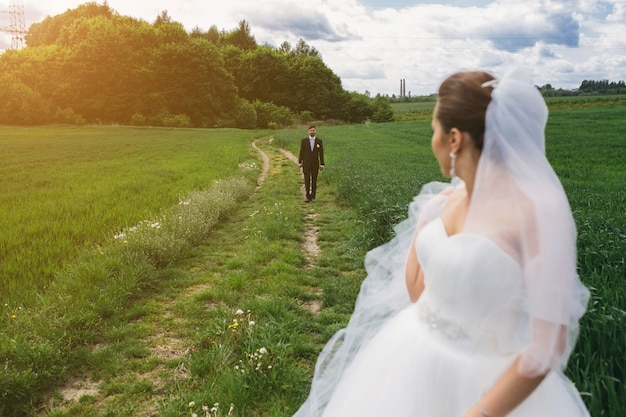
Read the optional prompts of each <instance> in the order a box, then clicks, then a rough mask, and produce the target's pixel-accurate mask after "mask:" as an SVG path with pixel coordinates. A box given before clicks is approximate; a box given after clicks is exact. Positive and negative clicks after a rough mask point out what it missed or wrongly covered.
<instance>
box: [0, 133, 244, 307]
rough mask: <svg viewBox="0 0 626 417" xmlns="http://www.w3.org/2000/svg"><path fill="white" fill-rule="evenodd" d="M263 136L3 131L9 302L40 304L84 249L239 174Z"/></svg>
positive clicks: (2, 241) (0, 265) (1, 227)
mask: <svg viewBox="0 0 626 417" xmlns="http://www.w3.org/2000/svg"><path fill="white" fill-rule="evenodd" d="M254 135H255V133H254V132H249V131H236V130H226V129H225V130H203V129H142V128H127V127H116V128H113V127H81V128H73V127H46V128H18V127H6V126H0V190H2V196H3V198H2V200H0V259H2V262H0V302H2V303H6V304H9V305H12V306H18V305H22V304H25V303H29V302H32V301H33V300H32V298H31V297H30V295H32V294H34V293H36V292H37V291H38V290H42V289H44V288H45V287H46V286H47V285H49V284H50V282H51V281H52V280H53V277H54V274H55V272H56V271H57V270H58V269H59V268H60V267H61V266H62V265H63V264H65V263H67V262H71V260H72V259H75V257H76V256H77V255H78V254H79V253H80V252H81V251H82V250H84V249H85V248H93V247H97V246H100V245H102V244H104V243H105V242H106V241H107V240H110V239H111V238H112V237H113V236H114V235H115V234H116V233H118V232H119V231H121V230H122V229H123V228H125V227H129V226H133V225H135V224H137V223H139V222H140V221H142V220H147V219H150V218H153V217H155V216H157V215H159V214H160V211H161V210H162V209H163V208H166V207H170V206H172V205H175V204H177V203H178V201H179V199H181V198H183V197H184V196H185V195H186V194H187V193H189V192H191V191H192V190H198V189H200V190H201V189H206V188H208V187H210V185H211V183H212V182H213V181H214V180H216V179H218V178H226V177H229V176H231V175H233V174H234V173H236V172H237V170H238V166H237V165H238V164H239V163H241V162H244V161H246V160H248V159H249V158H250V150H249V143H250V140H251V138H253V137H254ZM254 157H256V156H255V155H254Z"/></svg>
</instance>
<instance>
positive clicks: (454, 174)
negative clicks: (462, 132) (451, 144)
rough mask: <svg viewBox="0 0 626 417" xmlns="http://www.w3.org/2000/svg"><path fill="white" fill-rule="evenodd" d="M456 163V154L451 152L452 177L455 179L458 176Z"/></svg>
mask: <svg viewBox="0 0 626 417" xmlns="http://www.w3.org/2000/svg"><path fill="white" fill-rule="evenodd" d="M455 164H456V154H455V153H454V152H450V172H449V174H450V178H452V179H454V177H456V172H455V171H454V165H455Z"/></svg>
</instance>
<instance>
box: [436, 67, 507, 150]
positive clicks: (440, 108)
mask: <svg viewBox="0 0 626 417" xmlns="http://www.w3.org/2000/svg"><path fill="white" fill-rule="evenodd" d="M493 79H495V78H494V76H493V75H491V74H489V73H487V72H483V71H470V72H457V73H456V74H453V75H451V76H449V77H448V78H446V79H445V80H444V82H443V83H441V86H440V87H439V93H438V102H437V114H435V117H436V118H437V120H438V121H439V123H441V126H442V127H443V129H444V131H445V132H449V131H450V129H452V128H453V127H456V128H457V129H459V130H460V131H462V132H468V133H469V134H470V135H471V137H472V139H474V143H475V145H476V147H477V148H478V149H479V150H481V149H482V147H483V140H484V136H485V113H486V111H487V106H488V105H489V102H490V101H491V90H492V89H493V88H492V87H483V83H484V82H487V81H490V80H493Z"/></svg>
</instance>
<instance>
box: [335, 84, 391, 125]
mask: <svg viewBox="0 0 626 417" xmlns="http://www.w3.org/2000/svg"><path fill="white" fill-rule="evenodd" d="M346 94H347V95H348V97H349V98H348V101H347V103H346V109H345V112H344V114H343V117H342V119H343V120H345V121H347V122H351V123H363V122H365V121H366V120H367V119H369V118H371V117H372V115H373V114H374V107H373V105H372V100H371V99H370V98H369V97H368V96H366V95H365V94H360V93H357V92H351V93H346ZM390 108H391V105H390Z"/></svg>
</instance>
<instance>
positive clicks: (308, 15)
mask: <svg viewBox="0 0 626 417" xmlns="http://www.w3.org/2000/svg"><path fill="white" fill-rule="evenodd" d="M254 24H255V26H258V27H259V28H262V29H264V30H266V31H269V32H281V33H286V34H291V35H293V36H295V37H299V38H303V39H307V40H309V41H317V40H325V41H329V42H340V41H344V40H348V39H349V38H350V37H349V36H347V35H342V34H340V33H338V32H337V31H336V30H335V28H334V27H333V25H331V23H330V21H329V20H328V19H327V18H326V16H325V15H324V14H322V13H321V12H318V11H314V12H311V11H309V10H304V9H300V8H295V9H294V8H291V9H290V10H285V11H283V12H278V13H272V14H260V15H256V16H255V17H254Z"/></svg>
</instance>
